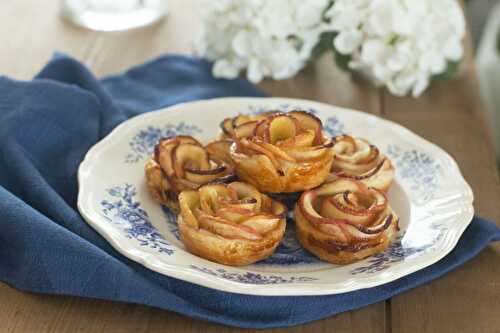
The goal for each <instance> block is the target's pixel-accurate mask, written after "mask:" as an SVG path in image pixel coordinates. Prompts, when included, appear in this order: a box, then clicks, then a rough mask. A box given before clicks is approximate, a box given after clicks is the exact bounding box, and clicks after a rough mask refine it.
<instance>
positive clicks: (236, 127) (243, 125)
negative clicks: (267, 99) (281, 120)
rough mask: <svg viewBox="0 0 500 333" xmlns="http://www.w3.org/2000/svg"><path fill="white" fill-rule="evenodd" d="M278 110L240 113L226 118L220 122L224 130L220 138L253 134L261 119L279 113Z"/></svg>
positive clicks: (242, 136) (243, 136)
mask: <svg viewBox="0 0 500 333" xmlns="http://www.w3.org/2000/svg"><path fill="white" fill-rule="evenodd" d="M278 113H279V112H278V111H268V112H263V113H259V114H254V115H246V114H240V115H237V116H236V117H234V118H226V119H224V120H223V121H222V122H221V123H220V128H221V130H222V132H221V134H220V135H219V139H221V140H222V139H231V140H232V139H233V138H235V137H236V138H245V137H249V136H252V135H253V131H254V129H255V127H256V125H257V124H258V122H259V121H261V120H263V119H266V117H268V116H271V115H274V114H278Z"/></svg>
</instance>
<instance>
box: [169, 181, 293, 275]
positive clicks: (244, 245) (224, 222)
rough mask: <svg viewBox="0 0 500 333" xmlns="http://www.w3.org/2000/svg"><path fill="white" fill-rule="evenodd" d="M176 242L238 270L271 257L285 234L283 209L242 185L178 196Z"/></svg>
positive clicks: (213, 186)
mask: <svg viewBox="0 0 500 333" xmlns="http://www.w3.org/2000/svg"><path fill="white" fill-rule="evenodd" d="M179 205H180V215H179V217H178V219H177V224H178V225H179V231H180V236H181V240H182V242H183V243H184V245H185V246H186V248H187V249H188V250H189V251H190V252H191V253H193V254H195V255H197V256H200V257H202V258H205V259H208V260H211V261H215V262H218V263H221V264H225V265H232V266H241V265H248V264H251V263H254V262H256V261H259V260H262V259H265V258H266V257H268V256H270V255H271V254H272V253H273V252H274V249H275V248H276V247H277V246H278V245H279V243H280V241H281V239H282V238H283V235H284V233H285V226H286V213H287V210H286V208H285V206H284V205H283V204H281V203H279V202H277V201H275V200H273V199H271V198H270V197H268V196H267V195H265V194H262V193H260V192H259V191H258V190H257V189H256V188H255V187H253V186H252V185H249V184H245V183H242V182H232V183H230V184H209V185H204V186H201V187H200V188H199V189H198V190H186V191H183V192H182V193H181V194H180V195H179Z"/></svg>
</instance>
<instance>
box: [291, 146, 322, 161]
mask: <svg viewBox="0 0 500 333" xmlns="http://www.w3.org/2000/svg"><path fill="white" fill-rule="evenodd" d="M329 149H330V148H324V147H322V146H319V147H318V146H316V147H312V148H311V147H307V148H297V149H290V150H287V154H288V156H290V157H292V158H293V159H295V160H297V161H300V162H302V161H316V160H320V159H322V158H324V157H325V156H326V154H327V153H328V151H329Z"/></svg>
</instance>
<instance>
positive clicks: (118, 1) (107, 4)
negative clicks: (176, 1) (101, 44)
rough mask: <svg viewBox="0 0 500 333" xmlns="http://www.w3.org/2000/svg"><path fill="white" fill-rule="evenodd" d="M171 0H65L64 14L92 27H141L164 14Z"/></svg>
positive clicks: (97, 28) (120, 28) (63, 5)
mask: <svg viewBox="0 0 500 333" xmlns="http://www.w3.org/2000/svg"><path fill="white" fill-rule="evenodd" d="M167 11H168V6H167V0H62V7H61V15H62V16H63V17H64V18H65V19H68V20H69V21H71V22H73V23H75V24H77V25H79V26H82V27H85V28H88V29H92V30H101V31H117V30H126V29H132V28H138V27H142V26H146V25H149V24H152V23H154V22H157V21H159V20H160V19H161V18H163V17H164V16H165V15H166V14H167Z"/></svg>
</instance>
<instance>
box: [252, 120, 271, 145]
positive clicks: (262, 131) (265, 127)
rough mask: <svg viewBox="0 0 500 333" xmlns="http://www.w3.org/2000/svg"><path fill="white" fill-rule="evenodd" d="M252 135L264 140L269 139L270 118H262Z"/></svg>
mask: <svg viewBox="0 0 500 333" xmlns="http://www.w3.org/2000/svg"><path fill="white" fill-rule="evenodd" d="M252 136H256V137H259V138H262V139H263V140H264V141H266V142H268V141H269V119H267V118H265V119H262V120H260V121H259V122H258V123H257V125H256V126H255V128H254V130H253V134H252Z"/></svg>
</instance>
